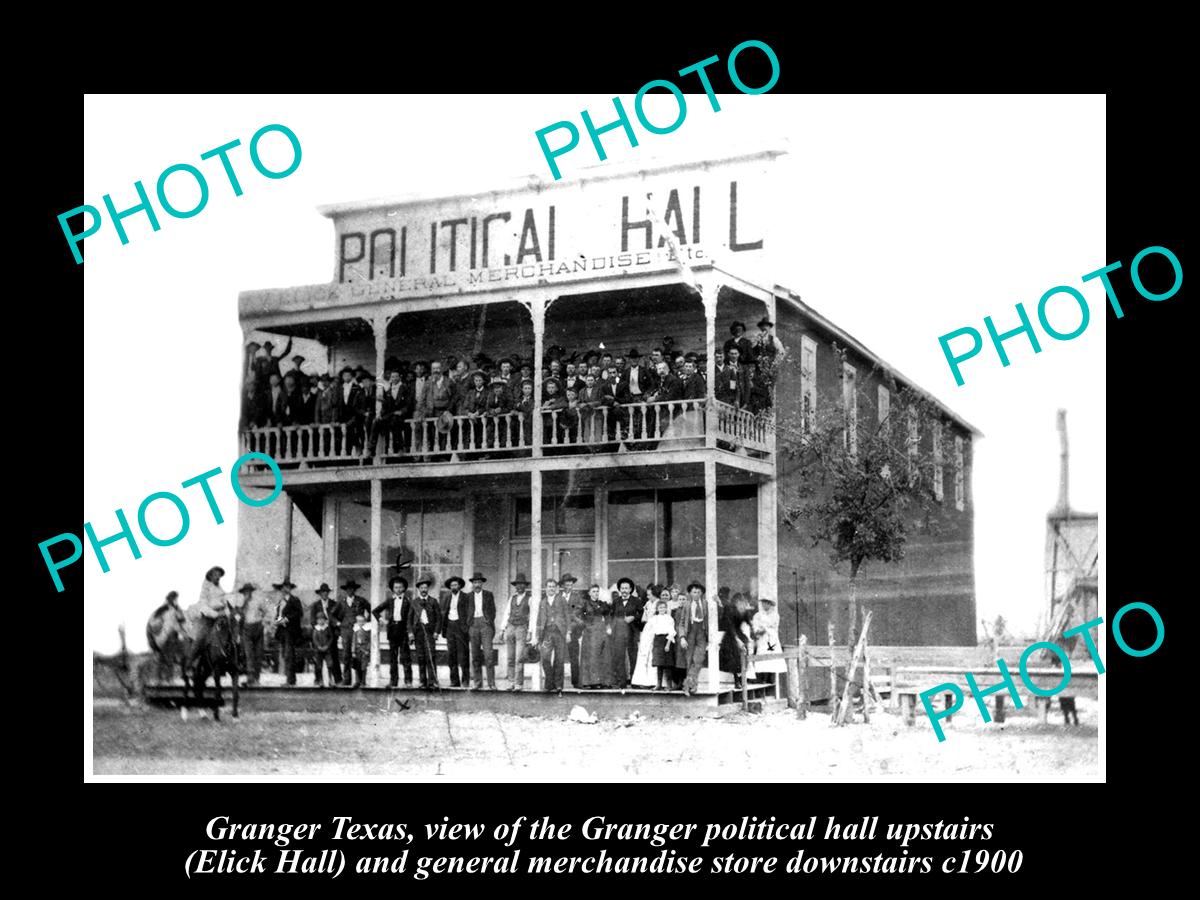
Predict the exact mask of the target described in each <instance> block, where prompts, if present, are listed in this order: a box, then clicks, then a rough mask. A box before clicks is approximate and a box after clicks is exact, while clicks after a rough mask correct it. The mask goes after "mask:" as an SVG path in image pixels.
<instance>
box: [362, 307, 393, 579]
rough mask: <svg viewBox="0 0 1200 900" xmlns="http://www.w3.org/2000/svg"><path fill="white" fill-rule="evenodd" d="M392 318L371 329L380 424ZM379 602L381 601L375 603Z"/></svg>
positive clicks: (379, 320)
mask: <svg viewBox="0 0 1200 900" xmlns="http://www.w3.org/2000/svg"><path fill="white" fill-rule="evenodd" d="M390 319H391V317H390V316H387V315H384V314H383V313H380V314H379V315H377V316H376V317H375V319H374V321H372V323H371V328H372V329H373V330H374V332H375V421H376V422H378V421H379V420H380V417H381V416H383V391H382V390H380V388H381V387H382V386H383V384H384V381H383V366H384V359H385V357H386V356H387V327H388V321H389V320H390ZM363 441H364V442H370V444H371V446H370V447H369V450H370V453H369V454H368V456H375V455H376V454H378V452H379V446H378V444H377V443H376V442H374V441H371V435H370V434H365V435H363ZM373 602H379V601H373Z"/></svg>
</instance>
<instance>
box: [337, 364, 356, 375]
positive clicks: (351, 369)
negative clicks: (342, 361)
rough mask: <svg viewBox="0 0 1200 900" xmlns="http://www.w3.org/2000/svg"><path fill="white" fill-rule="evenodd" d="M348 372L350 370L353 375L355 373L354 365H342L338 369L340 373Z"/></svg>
mask: <svg viewBox="0 0 1200 900" xmlns="http://www.w3.org/2000/svg"><path fill="white" fill-rule="evenodd" d="M347 372H349V373H350V374H351V375H353V374H354V367H353V366H342V367H341V368H340V369H339V370H338V375H345V374H346V373H347Z"/></svg>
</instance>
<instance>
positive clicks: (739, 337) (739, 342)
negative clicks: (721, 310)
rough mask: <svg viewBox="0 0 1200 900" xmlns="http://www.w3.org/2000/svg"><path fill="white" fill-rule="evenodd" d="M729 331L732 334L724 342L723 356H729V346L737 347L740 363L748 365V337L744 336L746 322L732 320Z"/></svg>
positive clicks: (749, 345)
mask: <svg viewBox="0 0 1200 900" xmlns="http://www.w3.org/2000/svg"><path fill="white" fill-rule="evenodd" d="M729 333H730V334H731V335H733V337H731V338H730V339H729V340H727V341H726V342H725V347H724V349H725V358H726V359H728V358H729V348H730V347H737V348H738V355H739V356H740V357H741V360H742V365H748V364H749V363H750V362H751V359H750V347H751V344H750V338H748V337H746V323H744V322H734V323H733V324H732V325H730V326H729Z"/></svg>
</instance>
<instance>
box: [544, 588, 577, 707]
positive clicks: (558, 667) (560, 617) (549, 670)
mask: <svg viewBox="0 0 1200 900" xmlns="http://www.w3.org/2000/svg"><path fill="white" fill-rule="evenodd" d="M570 630H571V620H570V610H569V609H568V608H567V601H566V599H565V598H564V597H563V596H562V595H561V594H560V593H559V592H558V582H557V581H555V580H554V579H553V578H547V579H546V592H545V593H544V594H543V595H542V602H541V603H539V604H538V614H537V633H538V636H539V637H540V638H541V640H540V642H539V644H538V647H539V648H540V652H541V657H542V673H543V674H544V675H545V679H546V684H545V689H546V690H547V691H558V692H561V691H562V688H563V663H564V662H565V660H564V657H565V656H566V653H567V635H568V634H569V633H570Z"/></svg>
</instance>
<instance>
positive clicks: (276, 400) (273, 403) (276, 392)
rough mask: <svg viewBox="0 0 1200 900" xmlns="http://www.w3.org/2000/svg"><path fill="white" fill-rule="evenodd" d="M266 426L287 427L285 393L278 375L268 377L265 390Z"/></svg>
mask: <svg viewBox="0 0 1200 900" xmlns="http://www.w3.org/2000/svg"><path fill="white" fill-rule="evenodd" d="M266 400H267V407H266V408H267V424H268V425H288V424H290V423H289V421H288V411H287V392H286V391H285V390H284V389H283V384H282V381H281V379H280V377H279V376H278V375H274V374H272V375H271V376H270V387H268V388H267V397H266Z"/></svg>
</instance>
